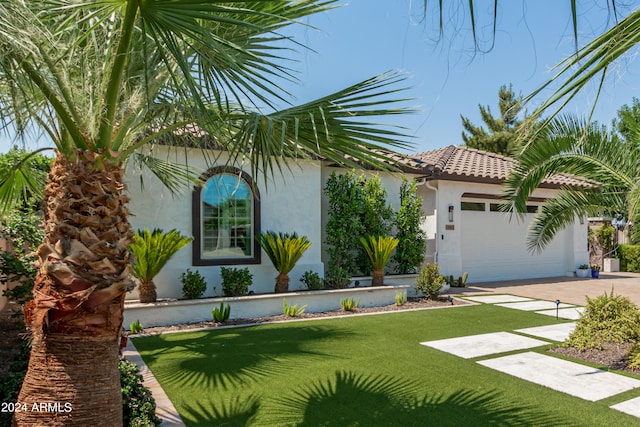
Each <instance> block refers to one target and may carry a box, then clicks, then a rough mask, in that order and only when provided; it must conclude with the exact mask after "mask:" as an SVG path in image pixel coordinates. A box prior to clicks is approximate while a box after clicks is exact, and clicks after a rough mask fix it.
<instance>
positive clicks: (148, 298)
mask: <svg viewBox="0 0 640 427" xmlns="http://www.w3.org/2000/svg"><path fill="white" fill-rule="evenodd" d="M138 293H139V294H140V302H143V303H150V302H156V300H157V299H158V293H157V292H156V284H155V283H153V280H149V281H140V284H139V285H138Z"/></svg>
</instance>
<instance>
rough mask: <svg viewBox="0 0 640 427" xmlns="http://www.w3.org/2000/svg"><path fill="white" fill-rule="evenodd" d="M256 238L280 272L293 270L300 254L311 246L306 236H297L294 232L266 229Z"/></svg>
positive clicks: (284, 272) (285, 272)
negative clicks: (277, 231) (278, 231)
mask: <svg viewBox="0 0 640 427" xmlns="http://www.w3.org/2000/svg"><path fill="white" fill-rule="evenodd" d="M256 239H257V240H258V243H259V244H260V246H261V247H262V249H263V250H264V251H265V253H266V254H267V256H268V257H269V259H270V260H271V262H272V263H273V266H274V267H275V268H276V270H278V273H281V274H287V273H289V272H290V271H291V270H293V267H295V265H296V263H297V262H298V260H299V259H300V257H302V254H304V252H305V251H306V250H307V249H309V247H310V246H311V242H310V241H309V240H308V239H307V236H301V237H298V235H297V234H296V233H293V234H288V233H276V232H275V231H267V232H264V233H261V234H259V235H258V236H257V237H256Z"/></svg>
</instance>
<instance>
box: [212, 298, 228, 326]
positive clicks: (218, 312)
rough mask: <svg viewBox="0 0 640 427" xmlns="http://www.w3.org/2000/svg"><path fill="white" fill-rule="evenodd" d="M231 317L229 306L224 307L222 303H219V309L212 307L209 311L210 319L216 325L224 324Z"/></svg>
mask: <svg viewBox="0 0 640 427" xmlns="http://www.w3.org/2000/svg"><path fill="white" fill-rule="evenodd" d="M230 315H231V306H230V305H229V304H227V305H225V304H224V303H223V302H221V303H220V308H218V307H213V310H212V311H211V317H212V318H213V321H214V322H216V323H224V322H226V321H227V320H229V316H230Z"/></svg>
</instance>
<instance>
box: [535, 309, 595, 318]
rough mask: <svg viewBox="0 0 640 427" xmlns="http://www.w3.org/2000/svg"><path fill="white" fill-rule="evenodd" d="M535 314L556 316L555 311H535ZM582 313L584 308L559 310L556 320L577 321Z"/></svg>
mask: <svg viewBox="0 0 640 427" xmlns="http://www.w3.org/2000/svg"><path fill="white" fill-rule="evenodd" d="M536 313H537V314H544V315H546V316H553V317H555V316H556V310H555V309H554V310H542V311H536ZM582 313H584V307H571V308H561V309H560V310H558V318H559V319H569V320H579V319H580V315H581V314H582Z"/></svg>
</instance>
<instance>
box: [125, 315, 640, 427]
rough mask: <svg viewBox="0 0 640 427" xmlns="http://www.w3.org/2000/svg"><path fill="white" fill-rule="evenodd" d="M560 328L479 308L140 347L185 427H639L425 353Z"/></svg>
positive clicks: (173, 339)
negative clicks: (456, 343)
mask: <svg viewBox="0 0 640 427" xmlns="http://www.w3.org/2000/svg"><path fill="white" fill-rule="evenodd" d="M557 322H558V321H557V320H556V319H555V318H553V317H550V316H543V315H538V314H535V313H528V312H522V311H518V310H512V309H507V308H502V307H497V306H492V305H478V306H470V307H459V308H450V309H440V310H425V311H416V312H405V313H392V314H384V315H375V316H358V317H351V318H342V319H327V320H317V321H312V322H295V323H285V324H274V325H260V326H254V327H247V328H234V329H223V330H214V331H206V332H202V331H200V332H191V333H180V334H166V335H159V336H150V337H143V338H134V343H135V345H136V347H137V348H138V349H139V351H140V353H141V354H142V356H143V358H144V360H145V362H146V363H147V364H148V365H149V367H150V368H151V370H152V372H153V373H154V375H155V376H156V378H157V379H158V381H159V382H160V384H161V385H162V387H163V388H164V389H165V391H166V392H167V394H168V396H169V398H170V399H171V400H172V402H173V403H174V405H175V407H176V408H177V410H178V412H179V413H180V415H181V417H182V419H183V420H184V421H185V423H186V424H187V426H219V425H224V426H249V425H250V426H326V427H334V426H335V427H346V426H373V425H375V426H414V425H415V426H422V425H433V426H471V425H472V426H483V425H496V426H500V425H502V426H602V425H615V426H635V425H637V424H638V419H637V418H635V417H631V416H628V415H625V414H622V413H620V412H618V411H615V410H612V409H609V408H608V405H611V404H613V403H617V401H612V399H607V400H606V403H603V402H587V401H585V400H582V399H578V398H575V397H572V396H569V395H565V394H563V393H559V392H556V391H553V390H550V389H547V388H545V387H541V386H538V385H535V384H531V383H529V382H526V381H523V380H520V379H517V378H515V377H511V376H509V375H506V374H502V373H499V372H496V371H493V370H490V369H488V368H485V367H483V366H481V365H479V364H477V363H475V360H465V359H461V358H458V357H456V356H453V355H449V354H446V353H443V352H440V351H437V350H434V349H431V348H429V347H425V346H421V345H419V343H420V342H422V341H430V340H436V339H442V338H452V337H457V336H466V335H473V334H480V333H489V332H498V331H511V330H513V329H519V328H525V327H531V326H541V325H546V324H553V323H557ZM543 350H544V348H543V349H542V350H538V349H536V350H534V351H543ZM486 358H488V357H486ZM635 396H640V390H638V391H633V392H628V393H625V395H624V398H625V399H629V398H631V397H635ZM613 400H615V399H613ZM621 400H623V399H621ZM621 400H620V401H621Z"/></svg>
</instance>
